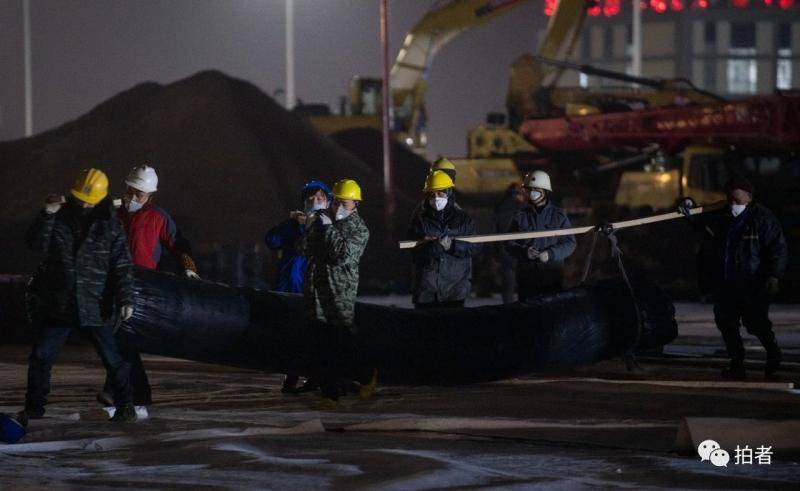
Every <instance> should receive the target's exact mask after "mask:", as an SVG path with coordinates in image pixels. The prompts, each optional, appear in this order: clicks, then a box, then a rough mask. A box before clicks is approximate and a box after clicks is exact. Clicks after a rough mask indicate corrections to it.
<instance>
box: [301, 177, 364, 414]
mask: <svg viewBox="0 0 800 491" xmlns="http://www.w3.org/2000/svg"><path fill="white" fill-rule="evenodd" d="M331 194H333V203H332V204H331V207H330V208H329V209H321V210H318V211H317V212H316V213H315V214H314V215H313V218H312V220H311V221H310V222H308V223H307V227H308V230H307V231H306V235H305V236H304V237H303V240H302V242H301V243H302V246H301V249H302V252H303V254H304V255H305V256H306V257H308V268H307V270H306V277H305V282H304V288H303V295H304V297H305V299H306V302H307V306H308V309H309V312H310V314H311V315H310V317H311V322H312V323H313V325H314V330H315V331H316V333H317V336H316V338H317V341H318V347H319V349H318V361H319V373H318V375H317V377H318V379H319V380H320V389H321V391H322V400H321V401H320V407H321V408H332V407H335V406H336V403H337V402H336V401H338V398H339V393H340V386H341V383H342V381H343V380H346V379H348V378H349V380H352V378H353V377H352V376H353V375H355V374H352V373H348V372H349V371H351V369H352V367H354V366H355V365H356V362H355V360H356V352H355V346H356V343H355V336H354V335H355V332H354V331H355V328H354V318H355V303H356V294H357V293H358V280H359V274H358V264H359V261H360V260H361V255H362V254H363V253H364V249H365V248H366V246H367V241H368V240H369V230H368V229H367V226H366V224H365V223H364V220H363V219H362V218H361V216H360V215H359V213H358V205H359V203H361V198H362V196H361V186H359V185H358V183H357V182H356V181H354V180H352V179H342V180H340V181H338V182H337V183H336V184H334V185H333V190H332V192H331ZM362 381H364V382H366V381H365V380H363V378H362ZM367 386H368V384H367V385H365V386H364V388H366V387H367Z"/></svg>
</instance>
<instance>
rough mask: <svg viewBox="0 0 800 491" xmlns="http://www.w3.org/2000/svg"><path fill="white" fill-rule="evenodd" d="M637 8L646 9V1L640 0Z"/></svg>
mask: <svg viewBox="0 0 800 491" xmlns="http://www.w3.org/2000/svg"><path fill="white" fill-rule="evenodd" d="M639 8H640V9H642V10H647V2H645V1H644V0H641V1H640V2H639Z"/></svg>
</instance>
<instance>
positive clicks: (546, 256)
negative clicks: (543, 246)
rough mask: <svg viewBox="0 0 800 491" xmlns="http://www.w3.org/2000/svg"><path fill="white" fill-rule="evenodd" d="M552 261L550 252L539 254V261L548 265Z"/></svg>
mask: <svg viewBox="0 0 800 491" xmlns="http://www.w3.org/2000/svg"><path fill="white" fill-rule="evenodd" d="M549 260H550V253H549V252H548V251H542V252H540V253H539V261H541V262H543V263H546V262H547V261H549Z"/></svg>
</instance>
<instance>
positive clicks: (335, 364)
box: [314, 321, 365, 401]
mask: <svg viewBox="0 0 800 491" xmlns="http://www.w3.org/2000/svg"><path fill="white" fill-rule="evenodd" d="M314 331H315V332H316V333H317V339H318V341H319V342H318V349H317V360H318V363H319V377H320V390H321V392H322V397H327V398H328V399H333V400H334V401H335V400H338V398H339V394H340V387H347V386H349V385H350V383H351V382H352V381H353V380H355V379H357V380H358V381H359V382H362V383H363V382H365V379H364V377H363V375H364V374H362V373H360V372H361V371H362V370H359V368H358V367H359V363H358V349H357V344H356V336H355V334H354V333H353V328H352V327H348V326H337V325H333V324H329V323H326V322H320V321H315V322H314Z"/></svg>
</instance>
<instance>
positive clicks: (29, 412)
mask: <svg viewBox="0 0 800 491" xmlns="http://www.w3.org/2000/svg"><path fill="white" fill-rule="evenodd" d="M23 413H24V414H25V416H24V418H25V419H26V420H28V419H42V418H44V408H43V407H26V408H25V409H23V410H22V411H20V412H19V414H23ZM23 426H25V425H23Z"/></svg>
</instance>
